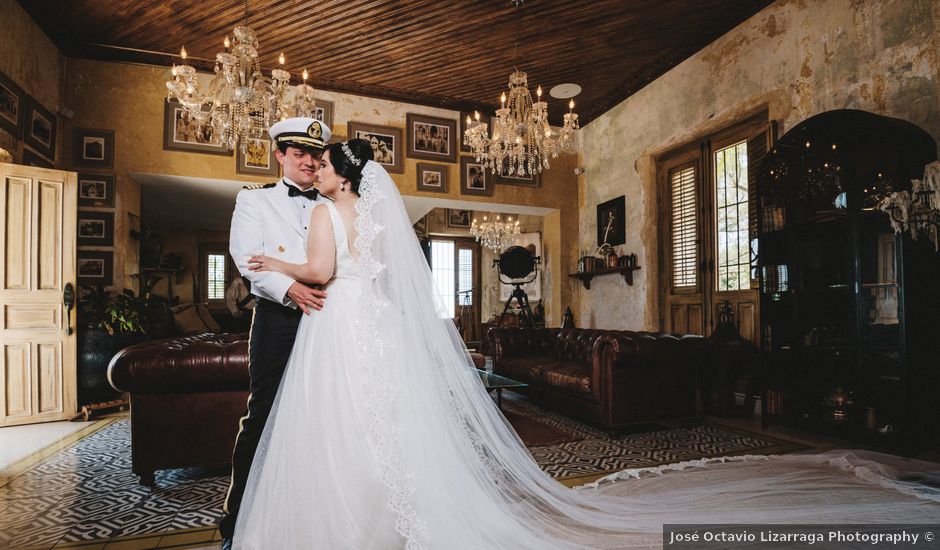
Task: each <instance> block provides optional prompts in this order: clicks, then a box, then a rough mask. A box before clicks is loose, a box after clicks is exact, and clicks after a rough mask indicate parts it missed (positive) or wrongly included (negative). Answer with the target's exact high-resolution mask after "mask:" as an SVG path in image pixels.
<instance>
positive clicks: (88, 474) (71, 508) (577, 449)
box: [0, 396, 804, 550]
mask: <svg viewBox="0 0 940 550" xmlns="http://www.w3.org/2000/svg"><path fill="white" fill-rule="evenodd" d="M503 407H504V408H505V409H506V410H509V411H510V412H513V413H516V414H521V415H526V416H529V417H530V419H533V418H534V419H537V420H538V421H539V422H543V423H545V424H548V425H549V426H551V427H552V428H554V429H555V430H557V431H559V432H562V433H565V434H569V435H571V437H570V438H569V439H571V440H569V441H567V442H564V443H559V444H556V445H549V446H543V447H533V448H530V449H529V450H530V452H531V453H532V455H533V456H534V457H535V459H536V461H537V462H538V463H539V465H540V466H541V467H542V468H543V469H544V470H545V471H546V472H548V473H549V474H551V475H552V476H554V477H555V478H556V479H559V480H560V481H561V482H562V483H565V484H566V485H569V486H574V485H579V484H582V483H587V482H590V481H593V480H594V479H596V478H597V477H600V476H602V475H606V474H609V473H612V472H615V471H618V470H622V469H624V468H632V467H643V466H651V465H655V464H664V463H668V462H676V461H681V460H689V459H694V458H701V457H709V456H719V455H732V454H743V453H755V454H771V453H784V452H791V451H793V450H796V449H798V448H804V447H802V446H800V445H797V444H793V443H790V442H788V441H784V440H780V439H777V438H774V437H770V436H765V435H764V434H755V433H753V432H749V431H745V430H735V429H732V428H727V427H723V426H711V425H708V424H704V425H703V424H699V425H692V426H684V425H681V424H676V423H673V424H669V423H664V424H662V425H658V426H652V428H653V429H654V430H655V431H650V432H644V433H635V434H632V435H624V436H621V437H617V438H612V437H609V436H608V435H607V434H606V433H605V432H603V431H601V430H597V429H595V428H592V427H590V426H586V425H584V424H581V423H579V422H575V421H573V420H570V419H568V418H566V417H564V416H562V415H559V414H555V413H552V412H548V411H545V410H542V409H540V408H538V407H535V406H534V405H531V404H530V403H528V402H526V401H525V400H524V399H520V398H512V397H510V398H509V399H506V398H505V396H504V400H503ZM227 488H228V471H227V469H222V470H218V469H217V470H207V469H199V468H184V469H176V470H161V471H158V472H157V474H156V487H155V488H152V489H151V488H148V487H145V486H142V485H140V484H139V483H138V479H137V477H136V476H135V475H134V474H133V473H131V455H130V419H129V418H127V417H119V418H113V419H108V420H104V421H101V426H100V427H99V428H97V430H96V431H93V433H90V434H88V435H85V436H84V437H82V438H80V439H78V440H77V441H76V442H75V443H74V444H71V445H70V446H67V447H65V448H64V449H62V450H58V452H54V454H51V456H48V457H45V458H44V459H43V460H41V461H38V462H37V463H35V464H33V465H30V466H29V467H28V468H26V469H25V470H24V471H22V472H20V473H18V474H16V475H15V477H12V479H6V478H0V548H10V549H18V550H21V549H22V550H25V549H30V550H38V549H49V548H56V549H59V548H83V549H87V550H91V549H101V548H106V549H107V550H113V549H120V548H126V549H139V548H194V547H196V546H199V547H206V546H207V545H209V544H210V543H211V541H213V540H218V531H217V530H216V529H215V525H216V522H217V520H218V517H219V515H220V514H221V507H222V500H223V499H224V495H225V492H226V490H227ZM217 545H218V543H217V542H216V543H214V546H217ZM209 547H212V546H209Z"/></svg>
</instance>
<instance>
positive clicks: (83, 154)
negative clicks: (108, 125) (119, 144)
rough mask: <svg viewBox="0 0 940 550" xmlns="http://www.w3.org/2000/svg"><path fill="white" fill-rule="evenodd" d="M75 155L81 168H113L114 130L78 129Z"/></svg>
mask: <svg viewBox="0 0 940 550" xmlns="http://www.w3.org/2000/svg"><path fill="white" fill-rule="evenodd" d="M74 155H75V156H74V157H73V163H74V164H75V166H77V167H79V168H113V167H114V130H95V129H92V128H76V129H75V151H74Z"/></svg>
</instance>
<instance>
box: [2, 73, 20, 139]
mask: <svg viewBox="0 0 940 550" xmlns="http://www.w3.org/2000/svg"><path fill="white" fill-rule="evenodd" d="M0 128H3V129H4V130H6V131H7V132H9V133H10V134H11V135H12V136H13V137H15V138H16V139H22V138H23V131H24V130H25V128H26V92H25V91H23V88H20V87H19V86H17V84H16V82H13V80H11V79H10V77H8V76H7V75H6V74H4V73H3V72H0Z"/></svg>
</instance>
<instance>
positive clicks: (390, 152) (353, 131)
mask: <svg viewBox="0 0 940 550" xmlns="http://www.w3.org/2000/svg"><path fill="white" fill-rule="evenodd" d="M346 126H347V128H346V135H347V136H349V139H356V138H359V139H364V140H366V141H368V142H369V144H370V145H372V155H373V158H374V160H375V162H378V163H379V164H381V165H382V166H384V167H385V169H386V170H388V171H389V172H392V173H395V174H403V173H404V172H405V149H404V147H405V145H404V143H402V134H401V128H393V127H391V126H376V125H374V124H366V123H364V122H353V121H350V122H348V123H347V125H346Z"/></svg>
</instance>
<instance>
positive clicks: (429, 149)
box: [405, 113, 457, 162]
mask: <svg viewBox="0 0 940 550" xmlns="http://www.w3.org/2000/svg"><path fill="white" fill-rule="evenodd" d="M405 120H406V124H405V128H406V130H407V132H408V156H409V157H411V158H414V159H422V160H436V161H439V162H457V137H456V134H457V121H455V120H451V119H449V118H439V117H432V116H425V115H416V114H413V113H408V114H407V115H406V116H405Z"/></svg>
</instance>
